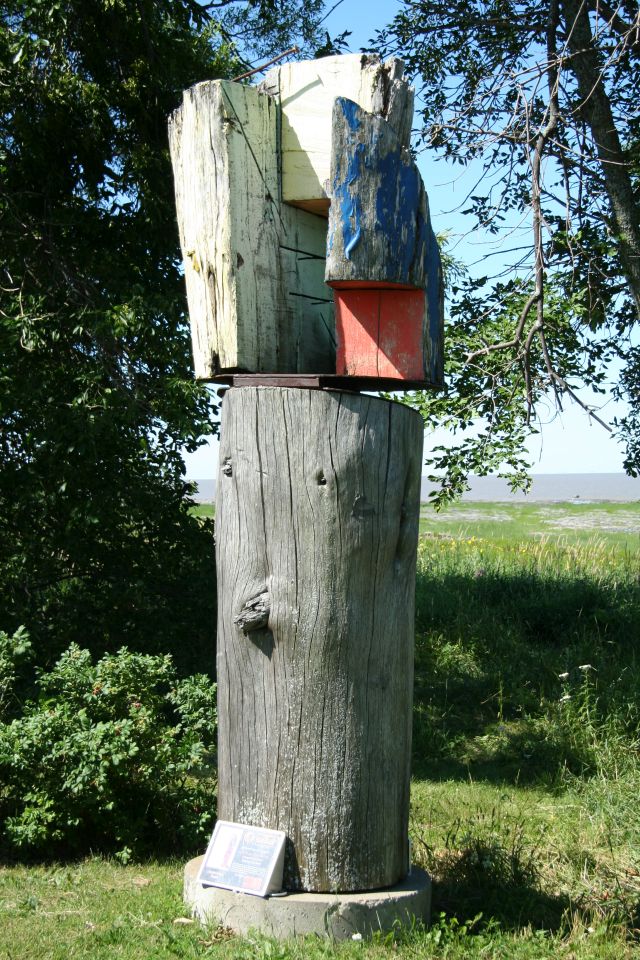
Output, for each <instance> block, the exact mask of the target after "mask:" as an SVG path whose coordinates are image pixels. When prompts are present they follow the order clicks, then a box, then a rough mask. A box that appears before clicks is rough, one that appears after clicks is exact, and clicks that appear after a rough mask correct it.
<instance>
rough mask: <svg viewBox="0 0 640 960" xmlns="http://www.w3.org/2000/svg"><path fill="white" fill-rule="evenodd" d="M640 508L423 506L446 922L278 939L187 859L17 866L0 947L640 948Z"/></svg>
mask: <svg viewBox="0 0 640 960" xmlns="http://www.w3.org/2000/svg"><path fill="white" fill-rule="evenodd" d="M639 531H640V505H638V504H611V505H605V504H603V505H575V504H558V505H554V504H545V505H533V506H531V505H520V504H461V505H459V506H457V507H455V508H450V509H448V510H447V511H445V512H444V513H443V514H440V515H434V514H432V513H429V512H428V509H427V508H424V507H423V510H422V516H421V537H420V547H419V559H418V579H417V591H416V676H415V723H414V767H413V769H414V780H413V786H412V814H411V836H412V843H413V854H414V860H415V861H416V862H417V863H419V864H422V865H424V866H425V867H426V868H427V869H428V870H429V871H430V873H431V875H432V877H433V879H434V904H433V907H434V910H433V915H434V924H433V926H432V928H431V929H430V930H428V931H424V930H420V929H415V930H409V931H397V933H396V934H395V935H391V936H389V937H387V938H385V939H382V938H381V939H380V940H374V941H373V942H371V943H352V942H350V943H347V944H343V945H338V946H336V945H333V944H331V943H327V942H322V941H317V940H314V939H306V940H304V941H295V942H293V941H292V942H289V943H285V944H277V943H275V942H273V941H270V940H268V939H265V938H263V937H260V936H255V937H252V938H248V939H244V938H236V937H229V936H228V935H227V934H226V932H225V931H224V930H207V929H204V928H202V927H201V926H199V925H197V924H194V923H190V922H188V921H189V918H188V917H186V916H185V914H184V908H183V906H182V903H181V870H182V864H181V863H176V862H163V863H160V862H154V863H149V864H135V865H131V864H129V865H126V866H123V865H120V864H118V863H115V862H107V861H103V860H99V859H90V860H87V861H83V862H81V863H74V864H71V865H56V864H49V865H45V866H36V867H31V868H27V867H25V866H7V867H5V868H4V869H3V870H1V871H0V960H45V958H47V960H58V958H60V960H62V958H75V957H87V958H89V957H91V958H95V960H102V958H105V960H106V958H120V957H122V958H127V960H133V958H141V960H142V958H145V960H146V958H156V957H157V958H165V957H167V958H169V957H185V958H190V957H220V958H227V957H237V958H245V957H246V958H249V957H264V958H282V960H286V958H294V957H296V958H297V957H310V958H314V957H345V958H346V957H352V956H353V957H356V956H359V957H387V956H398V957H403V958H410V957H411V958H413V957H434V958H442V960H449V958H451V960H457V958H463V957H464V958H505V960H507V958H516V960H520V958H523V960H525V958H556V957H558V958H565V960H583V958H584V960H587V958H593V960H596V958H597V960H605V958H611V960H614V958H615V960H619V958H627V957H640V698H639V692H640V537H639Z"/></svg>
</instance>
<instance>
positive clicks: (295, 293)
mask: <svg viewBox="0 0 640 960" xmlns="http://www.w3.org/2000/svg"><path fill="white" fill-rule="evenodd" d="M276 112H277V109H276V104H275V102H274V100H273V99H272V98H271V97H269V96H267V95H266V94H261V93H259V92H258V91H257V90H256V89H255V88H252V87H248V86H242V85H240V84H237V83H231V82H228V81H221V80H218V81H211V82H206V83H200V84H197V85H196V86H195V87H192V88H190V89H189V90H187V91H185V93H184V97H183V104H182V106H181V107H180V108H179V109H178V110H176V111H175V113H174V114H173V115H172V117H171V118H170V122H169V142H170V148H171V158H172V163H173V169H174V182H175V194H176V210H177V215H178V225H179V229H180V241H181V246H182V253H183V259H184V269H185V281H186V287H187V299H188V304H189V315H190V321H191V332H192V343H193V354H194V366H195V374H196V377H198V378H199V379H205V380H206V379H210V378H211V377H213V376H215V375H217V374H218V373H221V372H222V371H225V370H247V371H255V372H257V371H265V372H266V371H269V372H319V373H323V372H331V371H332V370H334V369H335V366H334V364H335V333H334V327H335V323H334V319H333V310H332V307H331V304H330V303H328V302H327V300H330V299H331V294H330V292H328V291H327V288H326V286H325V284H324V258H325V254H326V231H327V221H326V219H325V218H324V217H320V216H314V215H313V214H312V213H308V212H304V211H301V210H295V209H293V208H290V207H285V206H283V205H282V204H281V202H280V198H279V197H280V171H279V163H278V149H277V117H276Z"/></svg>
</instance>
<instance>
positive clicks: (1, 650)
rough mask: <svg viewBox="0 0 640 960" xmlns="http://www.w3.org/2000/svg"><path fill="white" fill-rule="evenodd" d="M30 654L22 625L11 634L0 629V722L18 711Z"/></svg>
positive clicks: (29, 646)
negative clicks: (25, 669) (24, 670)
mask: <svg viewBox="0 0 640 960" xmlns="http://www.w3.org/2000/svg"><path fill="white" fill-rule="evenodd" d="M32 655H33V654H32V649H31V641H30V639H29V634H28V633H27V631H26V630H25V628H24V627H18V629H17V630H16V631H15V633H13V634H12V635H9V634H8V633H5V632H4V630H0V722H3V721H7V720H9V719H10V718H11V717H13V716H15V715H16V713H18V712H19V711H20V696H19V689H20V688H21V687H23V686H24V676H23V669H24V667H25V666H26V665H27V664H28V663H29V662H30V661H31V659H32Z"/></svg>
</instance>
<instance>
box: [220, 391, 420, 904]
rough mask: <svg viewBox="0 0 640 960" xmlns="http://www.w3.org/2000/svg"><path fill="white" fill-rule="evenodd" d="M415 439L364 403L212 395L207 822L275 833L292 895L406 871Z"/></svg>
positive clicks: (414, 423) (376, 882) (292, 394)
mask: <svg viewBox="0 0 640 960" xmlns="http://www.w3.org/2000/svg"><path fill="white" fill-rule="evenodd" d="M422 435H423V424H422V420H421V418H420V417H419V415H418V414H416V413H415V412H414V411H412V410H410V409H409V408H407V407H404V406H401V405H399V404H395V403H391V402H389V401H385V400H381V399H379V398H377V397H369V396H359V395H354V394H350V393H340V392H338V391H335V392H334V391H316V390H301V389H286V388H278V387H243V388H234V389H233V390H230V391H229V392H228V393H227V394H226V395H225V398H224V402H223V409H222V437H221V449H220V464H221V469H220V474H219V477H218V502H217V512H216V530H217V547H216V550H217V571H218V610H219V614H218V711H219V745H218V754H219V760H218V763H219V771H218V773H219V786H218V815H219V816H220V817H222V818H225V819H228V820H235V821H239V822H242V823H249V824H255V825H258V826H265V827H271V828H275V829H281V830H284V831H285V832H286V833H287V836H288V838H289V846H288V853H287V861H286V868H285V870H286V885H287V887H288V888H289V889H304V890H316V891H323V890H324V891H326V890H337V891H344V892H346V891H352V890H367V889H375V888H377V887H383V886H387V885H391V884H393V883H395V882H396V881H398V880H399V879H400V878H401V877H403V876H405V875H406V872H407V869H408V850H407V830H408V812H409V779H410V753H411V707H412V687H413V638H414V625H413V620H414V583H415V562H416V545H417V535H418V515H419V494H420V473H421V459H422Z"/></svg>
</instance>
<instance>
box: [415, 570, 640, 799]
mask: <svg viewBox="0 0 640 960" xmlns="http://www.w3.org/2000/svg"><path fill="white" fill-rule="evenodd" d="M436 561H437V557H436ZM512 561H513V562H512V566H511V568H508V567H506V566H505V565H504V561H502V560H501V561H500V563H502V564H503V565H502V567H501V568H500V569H493V570H492V569H490V568H489V564H490V562H491V559H490V558H489V561H488V562H487V567H488V569H486V570H485V569H482V570H478V571H476V573H477V574H478V575H477V576H474V575H473V570H468V571H467V572H466V573H465V574H463V573H461V572H460V570H459V569H454V568H453V567H452V566H451V564H452V563H453V561H448V560H446V561H443V564H444V565H443V566H440V567H437V563H436V565H435V566H434V569H433V570H430V569H425V568H424V567H423V569H422V570H420V571H419V573H418V579H417V584H416V605H417V624H418V632H417V637H416V657H415V688H414V750H413V772H414V774H415V775H416V776H418V777H421V778H430V779H433V778H434V774H435V776H436V777H437V778H438V779H445V778H446V779H464V780H468V779H469V778H470V777H471V778H472V779H474V780H484V781H487V782H491V783H494V784H512V785H513V784H521V785H525V784H534V783H538V782H543V783H545V784H548V783H549V782H552V781H553V779H554V777H555V775H556V774H557V773H558V771H560V770H570V771H571V772H572V773H574V774H577V775H579V776H580V775H584V774H587V775H589V774H590V773H592V772H593V769H592V764H593V749H592V745H589V744H588V743H587V738H586V737H584V736H581V731H580V729H579V728H580V726H581V723H582V721H581V714H580V708H579V705H580V704H582V708H583V710H584V711H586V712H585V715H586V714H587V713H588V716H589V722H590V723H592V724H593V725H594V728H595V727H597V726H598V725H599V726H600V728H602V729H604V727H605V725H606V724H607V723H609V722H611V720H612V718H613V719H614V720H615V719H619V720H620V721H621V722H620V725H619V729H621V728H622V726H624V724H627V725H628V724H629V722H630V721H629V718H630V717H631V714H632V713H633V709H632V705H633V704H635V702H636V699H637V689H638V687H639V686H640V633H639V632H638V629H637V624H638V622H640V582H639V580H638V578H637V576H633V575H631V573H630V571H625V570H622V569H621V570H618V571H615V572H612V573H611V575H610V576H607V577H605V576H604V573H606V571H604V573H603V571H602V570H601V569H600V567H598V566H597V565H594V568H593V570H592V571H590V572H589V571H587V572H585V570H584V569H581V570H578V569H577V567H576V571H575V574H574V573H573V572H572V571H571V569H569V572H568V573H567V572H566V570H565V572H564V574H563V576H561V577H560V576H553V575H552V574H553V571H549V570H547V571H544V570H543V571H541V572H536V571H533V570H531V569H518V568H517V566H516V565H515V564H516V560H513V558H512ZM434 562H435V561H434ZM447 563H449V564H450V565H449V566H446V564H447ZM621 665H622V666H621ZM585 671H590V672H589V673H588V676H587V674H586V673H585ZM585 683H590V684H591V686H592V689H591V702H590V703H587V701H586V699H585V697H584V693H585ZM563 704H564V706H562V709H560V707H561V705H563ZM587 708H588V709H587ZM631 722H633V721H632V720H631ZM631 732H632V731H631Z"/></svg>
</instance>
